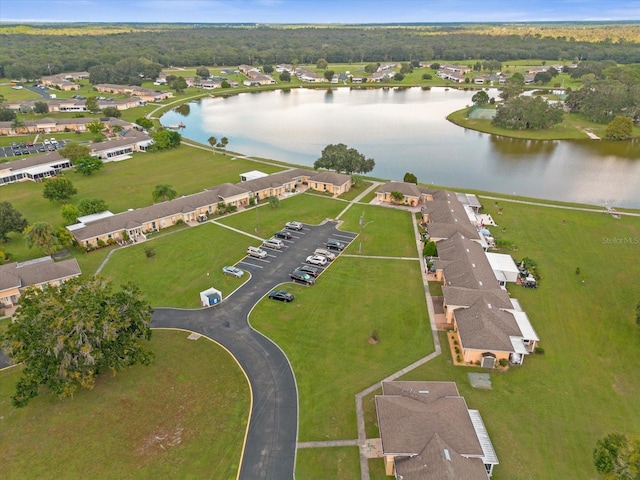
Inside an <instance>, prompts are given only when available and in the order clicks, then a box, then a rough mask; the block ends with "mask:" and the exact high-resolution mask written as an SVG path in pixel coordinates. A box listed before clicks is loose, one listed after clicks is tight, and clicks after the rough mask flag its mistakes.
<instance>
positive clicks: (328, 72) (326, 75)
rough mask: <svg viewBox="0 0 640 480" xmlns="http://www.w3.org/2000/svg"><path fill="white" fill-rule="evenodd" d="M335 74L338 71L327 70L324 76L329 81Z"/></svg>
mask: <svg viewBox="0 0 640 480" xmlns="http://www.w3.org/2000/svg"><path fill="white" fill-rule="evenodd" d="M335 74H336V72H334V71H333V70H325V71H324V73H323V76H324V79H325V80H326V81H327V82H330V81H331V79H332V78H333V76H334V75H335Z"/></svg>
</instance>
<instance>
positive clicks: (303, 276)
mask: <svg viewBox="0 0 640 480" xmlns="http://www.w3.org/2000/svg"><path fill="white" fill-rule="evenodd" d="M289 276H290V277H291V279H292V280H293V281H294V282H300V283H304V284H306V285H313V284H314V283H316V279H315V278H313V277H312V276H311V275H309V274H308V273H302V272H298V271H295V270H294V271H293V272H291V273H290V274H289Z"/></svg>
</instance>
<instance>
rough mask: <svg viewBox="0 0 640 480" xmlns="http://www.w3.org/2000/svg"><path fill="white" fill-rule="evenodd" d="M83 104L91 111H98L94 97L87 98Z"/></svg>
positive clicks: (96, 100) (98, 107)
mask: <svg viewBox="0 0 640 480" xmlns="http://www.w3.org/2000/svg"><path fill="white" fill-rule="evenodd" d="M84 105H85V107H87V110H89V111H90V112H91V113H97V112H99V111H100V106H99V105H98V99H97V98H96V97H89V98H87V100H86V101H85V102H84Z"/></svg>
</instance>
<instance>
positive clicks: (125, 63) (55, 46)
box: [0, 25, 640, 79]
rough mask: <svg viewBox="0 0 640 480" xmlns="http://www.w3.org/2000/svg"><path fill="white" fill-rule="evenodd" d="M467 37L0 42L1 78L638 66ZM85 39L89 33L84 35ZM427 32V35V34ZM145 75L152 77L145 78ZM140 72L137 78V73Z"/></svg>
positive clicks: (605, 47)
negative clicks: (311, 66)
mask: <svg viewBox="0 0 640 480" xmlns="http://www.w3.org/2000/svg"><path fill="white" fill-rule="evenodd" d="M504 30H505V34H504V35H495V34H489V33H483V31H482V30H479V31H478V33H474V32H473V31H472V30H469V29H460V30H457V29H455V28H451V27H444V26H443V27H440V28H434V27H433V26H432V27H429V28H427V27H425V26H423V27H419V26H417V27H413V28H406V27H385V28H372V27H364V26H352V27H349V28H345V27H342V28H341V27H312V26H309V27H291V28H281V27H267V26H265V27H262V26H260V27H256V26H216V25H209V26H184V27H182V28H171V26H166V28H165V29H157V30H149V31H140V30H133V31H129V32H123V33H118V34H112V35H104V34H100V35H96V34H87V35H76V36H64V35H57V34H46V33H45V34H41V35H30V34H23V33H12V34H2V35H0V42H1V43H2V45H4V47H5V48H4V49H3V53H2V55H1V56H0V76H4V77H15V78H29V79H31V78H38V77H40V76H42V75H51V74H56V73H61V72H70V71H86V70H89V69H90V68H92V67H94V70H95V74H96V75H98V73H99V69H96V68H95V67H98V66H100V67H101V68H102V69H103V70H104V73H105V75H106V74H114V73H113V72H114V71H115V72H126V73H127V76H126V79H131V78H133V77H135V75H133V76H132V75H129V73H130V72H131V70H132V67H135V68H133V70H134V71H135V72H136V74H138V73H143V74H144V75H145V76H150V75H151V74H152V73H154V71H155V70H156V69H157V68H158V66H162V67H168V66H171V65H173V66H185V67H186V66H199V65H239V64H251V65H262V64H278V63H315V62H316V61H317V59H318V58H324V59H326V60H327V61H328V62H330V63H350V62H378V61H384V62H386V61H394V62H402V61H404V62H411V61H413V60H419V61H434V60H450V61H452V60H458V61H465V60H468V59H487V60H495V61H499V62H504V61H507V60H516V59H533V58H535V59H543V60H548V61H574V60H576V61H584V60H613V61H614V62H616V63H622V64H628V63H640V48H639V45H638V43H634V42H632V41H623V40H624V39H620V40H618V41H616V42H612V41H611V40H607V41H600V42H587V41H576V40H575V39H573V38H567V37H558V38H554V37H546V36H541V35H530V34H523V35H518V34H514V33H513V32H515V31H517V30H510V29H509V27H508V26H505V29H504ZM87 32H91V30H90V29H89V30H87ZM426 33H428V35H427V34H426ZM147 69H151V70H152V71H147ZM138 70H139V71H138Z"/></svg>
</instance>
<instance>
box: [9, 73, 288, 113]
mask: <svg viewBox="0 0 640 480" xmlns="http://www.w3.org/2000/svg"><path fill="white" fill-rule="evenodd" d="M278 78H279V79H280V81H281V82H290V81H291V74H290V73H289V71H288V70H284V71H282V72H281V73H280V75H279V76H278ZM9 111H11V110H9Z"/></svg>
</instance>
